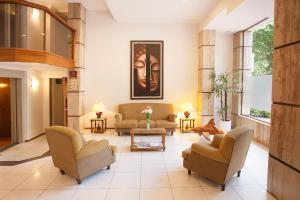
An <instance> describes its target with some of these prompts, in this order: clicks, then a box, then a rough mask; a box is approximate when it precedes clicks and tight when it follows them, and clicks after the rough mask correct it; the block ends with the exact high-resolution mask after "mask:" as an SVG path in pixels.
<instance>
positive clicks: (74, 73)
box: [69, 71, 77, 78]
mask: <svg viewBox="0 0 300 200" xmlns="http://www.w3.org/2000/svg"><path fill="white" fill-rule="evenodd" d="M69 78H77V71H69Z"/></svg>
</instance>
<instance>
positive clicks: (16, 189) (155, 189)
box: [0, 130, 274, 200]
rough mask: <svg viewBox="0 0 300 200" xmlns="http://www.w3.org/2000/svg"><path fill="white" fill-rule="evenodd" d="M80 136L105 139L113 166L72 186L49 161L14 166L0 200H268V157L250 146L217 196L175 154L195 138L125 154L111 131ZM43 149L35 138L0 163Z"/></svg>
mask: <svg viewBox="0 0 300 200" xmlns="http://www.w3.org/2000/svg"><path fill="white" fill-rule="evenodd" d="M85 132H86V133H85V134H84V137H85V138H86V139H96V140H101V139H107V140H108V141H110V143H111V144H114V145H116V146H117V147H118V149H119V151H118V154H117V161H116V162H115V163H114V164H112V165H111V170H101V171H99V172H97V173H95V174H93V175H91V176H89V177H87V178H85V179H83V180H82V183H81V184H80V185H78V184H77V182H76V180H75V179H74V178H73V177H70V176H68V175H61V174H60V173H59V170H58V169H57V168H56V167H54V165H53V161H52V158H51V157H50V156H49V157H45V158H42V159H38V160H35V161H30V162H27V163H23V164H20V165H16V166H0V200H2V199H3V198H4V199H34V198H36V197H37V198H38V199H53V200H60V199H62V200H69V199H75V200H80V199H97V200H98V199H99V200H101V199H121V200H126V199H131V200H134V199H151V200H152V199H155V200H157V199H164V200H168V199H174V200H180V199H188V200H193V199H199V200H223V199H224V200H225V199H226V200H227V199H229V200H237V199H244V200H248V199H251V200H252V199H253V200H274V198H273V197H272V196H271V195H270V194H269V193H267V192H266V180H267V167H268V152H267V149H266V148H265V147H263V146H261V145H259V144H257V143H255V142H253V143H252V144H251V146H250V150H249V153H248V157H247V159H246V163H245V167H244V169H243V170H242V174H241V177H240V178H237V177H236V175H235V176H233V177H232V179H231V180H230V182H229V183H228V184H227V186H226V191H225V192H222V191H221V187H220V185H218V184H215V183H213V182H211V181H209V180H208V179H205V178H203V177H201V176H199V175H198V174H197V173H194V172H192V175H190V176H189V175H188V173H187V170H186V169H185V168H183V165H182V158H181V152H182V150H184V149H185V148H187V147H189V146H190V145H191V144H192V143H194V142H199V141H202V140H203V139H201V137H199V135H197V134H194V133H187V134H181V133H175V134H174V136H167V137H166V144H167V149H166V151H165V152H130V149H129V144H130V136H129V135H128V134H127V135H122V136H120V137H119V136H117V134H116V132H115V131H114V130H109V131H108V132H107V133H105V134H91V133H88V130H87V131H85ZM137 139H140V140H149V141H154V140H159V139H160V137H149V136H140V137H138V138H137ZM28 147H30V148H28ZM47 149H48V145H47V142H46V139H45V137H41V138H39V139H37V140H33V141H31V142H28V143H26V144H23V143H22V144H19V145H16V146H14V147H13V148H11V149H8V150H5V151H4V152H1V157H0V160H4V161H5V160H12V159H14V160H21V159H23V158H25V157H26V158H27V157H32V156H36V154H39V155H40V154H42V153H44V151H46V150H47ZM45 188H46V190H45V191H43V189H45ZM10 191H13V192H10ZM35 195H37V196H35ZM20 196H22V197H24V198H20Z"/></svg>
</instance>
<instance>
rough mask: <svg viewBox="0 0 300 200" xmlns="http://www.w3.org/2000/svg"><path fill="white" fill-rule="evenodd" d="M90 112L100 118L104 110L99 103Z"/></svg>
mask: <svg viewBox="0 0 300 200" xmlns="http://www.w3.org/2000/svg"><path fill="white" fill-rule="evenodd" d="M92 111H93V112H95V113H96V116H97V118H101V116H102V114H103V112H104V111H106V108H105V106H104V105H103V103H102V102H100V103H96V104H95V105H94V106H93V108H92Z"/></svg>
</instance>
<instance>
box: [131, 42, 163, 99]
mask: <svg viewBox="0 0 300 200" xmlns="http://www.w3.org/2000/svg"><path fill="white" fill-rule="evenodd" d="M130 46H131V62H130V63H131V64H130V98H131V99H163V91H164V90H163V48H164V42H163V41H131V43H130Z"/></svg>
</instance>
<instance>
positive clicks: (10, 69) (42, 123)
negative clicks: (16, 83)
mask: <svg viewBox="0 0 300 200" xmlns="http://www.w3.org/2000/svg"><path fill="white" fill-rule="evenodd" d="M1 76H2V77H11V78H21V80H22V105H23V108H22V112H23V121H22V123H23V130H22V132H23V138H22V139H23V140H29V139H31V138H33V137H35V136H37V135H39V134H41V133H43V132H44V130H45V128H46V127H48V126H49V113H50V111H49V78H61V77H66V76H67V70H61V69H60V70H57V69H56V68H55V69H54V68H53V69H51V67H45V66H43V65H39V64H37V65H32V66H31V64H26V65H22V64H18V65H14V64H13V63H10V64H9V65H6V64H5V63H4V64H2V63H1V64H0V77H1ZM32 80H36V81H37V83H38V86H37V87H33V85H32Z"/></svg>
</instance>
